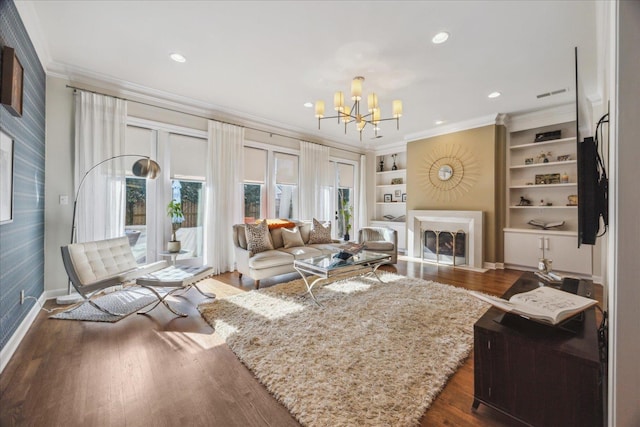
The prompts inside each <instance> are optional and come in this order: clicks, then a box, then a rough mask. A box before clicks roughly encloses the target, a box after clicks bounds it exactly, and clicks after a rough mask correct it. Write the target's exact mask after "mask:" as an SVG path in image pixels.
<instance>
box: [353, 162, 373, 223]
mask: <svg viewBox="0 0 640 427" xmlns="http://www.w3.org/2000/svg"><path fill="white" fill-rule="evenodd" d="M358 181H359V182H358V184H359V187H358V190H359V191H358V195H359V196H360V197H359V200H358V223H357V224H356V226H357V227H359V228H362V227H366V226H367V225H369V218H368V213H367V156H365V155H364V154H361V155H360V179H359V180H358ZM353 234H354V235H355V234H356V233H355V231H354V233H353Z"/></svg>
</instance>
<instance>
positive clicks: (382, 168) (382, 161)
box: [380, 160, 384, 172]
mask: <svg viewBox="0 0 640 427" xmlns="http://www.w3.org/2000/svg"><path fill="white" fill-rule="evenodd" d="M380 172H384V160H380Z"/></svg>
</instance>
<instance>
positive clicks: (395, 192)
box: [393, 190, 402, 199]
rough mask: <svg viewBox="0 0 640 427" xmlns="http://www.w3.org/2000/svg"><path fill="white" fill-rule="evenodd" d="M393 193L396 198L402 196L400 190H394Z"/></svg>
mask: <svg viewBox="0 0 640 427" xmlns="http://www.w3.org/2000/svg"><path fill="white" fill-rule="evenodd" d="M393 193H394V194H393V195H394V197H395V198H396V199H399V198H400V197H402V190H395V191H394V192H393Z"/></svg>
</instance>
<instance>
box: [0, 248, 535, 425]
mask: <svg viewBox="0 0 640 427" xmlns="http://www.w3.org/2000/svg"><path fill="white" fill-rule="evenodd" d="M385 268H387V269H389V270H390V271H397V272H398V273H399V274H403V275H407V276H411V277H422V278H424V279H427V280H435V281H439V282H442V283H448V284H452V285H455V286H461V287H464V288H467V289H474V290H481V291H484V292H487V293H491V294H495V295H501V294H502V293H503V292H504V291H505V290H506V289H507V288H509V286H510V285H511V284H513V283H514V282H515V281H516V280H517V279H518V277H519V276H520V275H521V273H522V272H520V271H515V270H499V271H489V272H486V273H476V272H471V271H465V270H460V269H453V268H451V267H445V266H441V267H438V266H434V265H429V264H420V263H415V262H406V261H399V262H398V264H397V266H395V267H391V266H389V267H385ZM296 278H298V276H297V274H289V275H283V276H279V277H277V278H275V279H267V280H263V281H261V287H266V286H271V285H273V284H276V283H281V282H286V281H289V280H293V279H296ZM215 279H216V280H219V281H221V282H224V283H227V284H231V285H233V286H236V287H239V288H241V289H244V290H249V289H252V288H253V282H252V281H251V280H250V279H247V278H243V279H239V278H238V275H237V273H227V274H223V275H220V276H216V277H215ZM186 299H187V300H188V301H183V302H180V303H179V307H180V309H182V310H185V312H187V313H189V317H187V318H177V317H174V316H172V315H171V313H170V312H169V311H168V310H166V309H165V308H163V307H159V308H156V309H155V310H153V311H152V312H151V313H150V315H145V316H138V315H135V314H134V315H131V316H129V317H127V318H125V319H124V320H121V321H119V322H117V323H97V322H81V321H66V320H50V319H48V314H47V313H45V312H40V314H39V316H38V318H37V320H36V321H35V322H34V324H33V326H32V327H31V329H30V330H29V332H28V333H27V335H26V337H25V338H24V340H23V341H22V343H21V344H20V347H19V348H18V350H17V351H16V353H15V354H14V356H13V358H12V359H11V361H10V362H9V364H8V365H7V367H6V368H5V370H4V372H3V373H2V374H1V375H0V426H13V425H24V426H125V425H126V426H225V427H226V426H296V425H298V423H297V422H296V421H295V420H294V419H293V418H292V417H291V416H290V415H289V413H288V411H287V410H286V409H285V408H284V407H283V406H282V405H281V404H279V403H278V402H277V401H276V399H275V398H274V397H272V396H271V395H270V394H269V393H268V392H267V391H266V389H265V388H264V387H263V386H262V385H261V384H260V383H259V382H258V381H257V380H256V379H255V378H254V377H253V375H252V374H251V372H249V370H247V369H246V367H245V366H244V365H242V363H241V362H239V361H238V359H237V358H236V357H235V355H234V354H233V353H232V352H231V350H229V348H228V347H227V346H226V345H225V344H224V343H223V342H222V341H221V340H220V339H219V338H218V337H217V336H216V334H215V333H214V332H213V330H212V329H211V328H210V327H209V326H208V325H207V324H206V323H205V322H204V321H203V319H202V318H201V317H200V315H199V313H198V311H197V309H196V305H197V304H198V303H200V302H201V301H202V300H203V298H202V297H201V296H200V294H199V293H197V292H196V291H194V290H191V291H189V292H188V293H187V295H186ZM53 305H54V304H53V302H49V303H48V306H53ZM472 401H473V355H471V357H469V358H468V359H467V361H466V362H465V363H464V365H463V366H462V367H461V368H460V369H459V371H458V372H457V373H456V374H455V375H454V376H453V377H452V378H451V379H450V380H449V382H448V384H447V385H446V387H445V388H444V390H443V391H442V392H441V393H440V395H439V396H438V397H437V398H436V400H435V401H434V403H433V405H432V406H431V408H430V409H429V410H428V411H427V412H426V414H425V415H424V417H423V419H422V422H421V425H423V426H447V425H448V426H511V425H514V422H513V421H511V420H510V419H508V418H506V417H505V416H503V415H501V414H499V413H497V412H495V411H492V410H490V409H488V408H486V407H484V406H483V405H481V406H480V408H479V409H478V410H477V411H473V410H472V409H471V403H472Z"/></svg>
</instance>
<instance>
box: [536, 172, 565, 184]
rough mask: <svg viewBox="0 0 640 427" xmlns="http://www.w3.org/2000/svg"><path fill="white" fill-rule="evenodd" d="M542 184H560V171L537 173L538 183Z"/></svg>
mask: <svg viewBox="0 0 640 427" xmlns="http://www.w3.org/2000/svg"><path fill="white" fill-rule="evenodd" d="M541 184H560V174H559V173H545V174H539V175H536V185H541Z"/></svg>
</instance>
